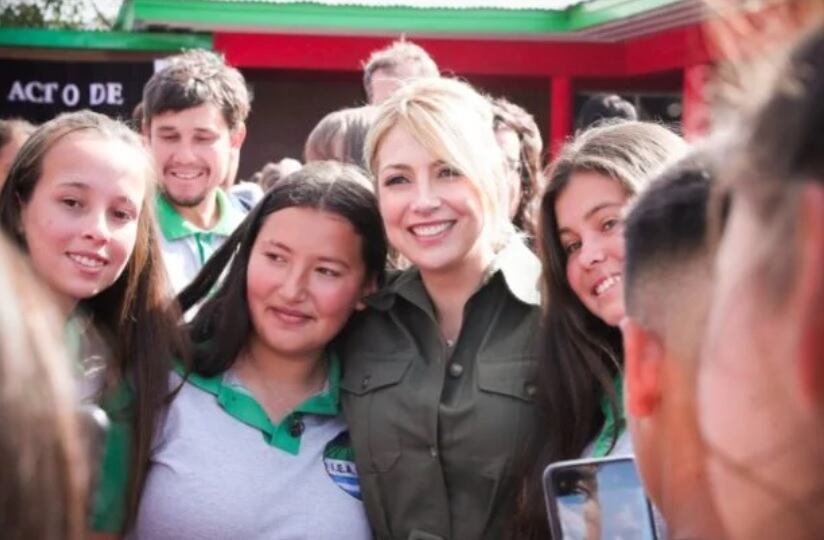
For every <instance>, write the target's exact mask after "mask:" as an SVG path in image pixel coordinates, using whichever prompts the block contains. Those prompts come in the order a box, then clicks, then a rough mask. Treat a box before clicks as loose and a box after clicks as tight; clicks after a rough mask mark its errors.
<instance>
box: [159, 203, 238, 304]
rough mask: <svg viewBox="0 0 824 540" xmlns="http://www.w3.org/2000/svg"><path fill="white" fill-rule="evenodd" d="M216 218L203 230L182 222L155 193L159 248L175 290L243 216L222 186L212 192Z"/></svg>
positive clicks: (176, 290) (203, 261) (170, 206)
mask: <svg viewBox="0 0 824 540" xmlns="http://www.w3.org/2000/svg"><path fill="white" fill-rule="evenodd" d="M215 193H216V197H217V208H218V213H219V215H220V217H219V218H218V221H217V223H216V224H215V226H214V227H212V228H211V229H209V230H203V229H200V228H198V227H196V226H195V225H193V224H191V223H189V222H188V221H186V219H185V218H184V217H183V216H181V215H180V214H179V213H178V211H177V210H176V209H175V207H174V206H172V204H171V203H170V202H169V200H168V199H166V197H165V196H164V195H163V194H162V193H158V195H157V201H156V205H157V219H158V223H159V225H160V232H161V235H160V236H161V238H160V250H161V252H162V254H163V263H164V265H165V266H166V272H167V273H168V275H169V279H170V281H171V283H172V288H173V289H174V292H175V293H179V292H180V291H181V290H183V289H184V288H185V287H186V286H187V285H188V284H189V283H191V282H192V280H193V279H194V278H195V276H197V274H198V272H200V269H201V268H203V265H204V264H205V263H206V261H207V260H208V259H209V257H211V256H212V253H214V252H215V251H216V250H217V248H219V247H220V246H221V244H223V242H224V241H225V240H226V238H227V237H228V236H229V235H230V234H232V232H234V230H235V228H237V226H238V225H240V223H241V222H242V221H243V219H244V218H245V217H246V213H245V212H244V210H243V206H242V205H241V204H239V203H237V202H236V201H233V200H232V198H231V197H232V196H231V195H227V194H226V193H225V192H224V191H223V190H222V189H218V190H217V191H216V192H215Z"/></svg>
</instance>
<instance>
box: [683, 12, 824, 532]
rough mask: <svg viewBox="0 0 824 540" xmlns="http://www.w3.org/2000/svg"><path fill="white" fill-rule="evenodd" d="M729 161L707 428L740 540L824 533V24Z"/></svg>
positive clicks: (778, 76)
mask: <svg viewBox="0 0 824 540" xmlns="http://www.w3.org/2000/svg"><path fill="white" fill-rule="evenodd" d="M749 83H750V84H751V85H765V84H766V85H767V87H768V88H769V89H770V94H769V97H768V98H767V99H766V101H765V102H764V103H763V104H762V105H761V106H760V107H759V108H758V109H757V110H756V112H755V114H754V116H752V117H751V118H745V120H744V124H745V129H742V130H741V133H742V134H741V137H742V144H741V148H740V149H739V150H738V151H736V152H735V153H732V154H730V155H728V156H726V166H725V167H724V169H722V171H721V174H720V183H721V189H720V190H719V191H720V194H719V197H718V199H717V202H716V204H714V205H713V206H712V208H713V209H714V210H713V212H712V214H711V219H713V220H714V221H715V222H716V223H717V226H716V227H715V228H714V232H715V237H716V238H717V240H718V242H719V244H718V253H717V256H716V264H715V274H714V277H715V283H714V285H715V286H714V292H713V299H712V308H711V311H710V317H709V324H708V333H707V338H706V342H707V348H706V354H705V357H704V358H703V360H702V364H701V367H700V370H699V376H698V384H699V392H698V401H699V408H698V412H699V420H700V426H701V430H702V433H703V435H704V439H705V441H706V444H707V446H708V471H709V477H710V481H711V482H710V483H711V486H712V489H713V494H714V499H715V503H716V506H717V507H718V509H719V514H720V516H721V518H722V521H723V523H724V525H725V527H726V529H727V532H728V535H729V537H730V538H732V539H745V538H746V539H749V538H782V539H787V540H789V539H800V538H803V539H813V538H820V537H821V531H822V530H824V513H822V512H821V508H822V504H824V309H822V306H823V305H824V277H822V276H824V274H822V268H823V267H824V24H823V23H822V22H821V20H820V19H819V21H818V23H817V25H816V27H815V28H814V29H813V30H812V31H811V32H809V33H808V34H807V35H805V36H804V37H803V38H802V39H801V40H800V41H798V42H797V44H796V46H795V47H794V49H793V51H792V53H791V56H790V57H789V58H788V59H786V60H785V61H784V62H782V64H781V67H780V68H779V69H776V70H775V73H774V80H773V81H771V82H765V81H761V80H759V81H753V80H751V81H749Z"/></svg>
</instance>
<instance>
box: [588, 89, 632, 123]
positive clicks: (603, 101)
mask: <svg viewBox="0 0 824 540" xmlns="http://www.w3.org/2000/svg"><path fill="white" fill-rule="evenodd" d="M610 120H611V121H619V120H638V113H637V111H636V110H635V106H634V105H633V104H632V103H630V102H629V101H627V100H625V99H623V98H622V97H621V96H618V95H616V94H597V95H594V96H592V97H591V98H589V99H588V100H587V101H586V103H584V106H583V107H582V108H581V112H580V113H579V114H578V119H577V121H576V125H575V128H576V129H577V130H578V131H582V130H585V129H588V128H590V127H593V126H597V125H598V124H601V123H603V122H608V121H610Z"/></svg>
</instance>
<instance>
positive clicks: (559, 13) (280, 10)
mask: <svg viewBox="0 0 824 540" xmlns="http://www.w3.org/2000/svg"><path fill="white" fill-rule="evenodd" d="M344 1H345V3H344ZM514 1H517V2H519V3H518V4H516V5H517V6H519V8H518V9H512V8H511V7H510V8H503V7H455V3H451V2H445V1H440V2H438V1H433V0H428V1H425V2H421V0H418V2H415V0H385V1H384V2H381V0H316V1H301V2H294V1H287V0H176V1H169V0H125V2H124V5H123V9H122V10H121V13H120V16H119V24H121V25H122V27H123V28H125V29H145V28H167V29H187V30H192V29H194V30H203V31H264V32H265V31H291V32H295V31H297V32H313V31H315V32H330V33H371V34H380V33H391V34H394V33H399V32H405V33H409V34H458V35H461V34H462V35H467V34H474V35H479V34H493V35H518V36H527V37H528V36H533V37H536V36H537V37H541V36H548V35H556V34H571V33H575V32H578V31H582V30H586V29H589V28H592V27H597V26H600V25H604V24H608V23H612V22H616V21H620V20H623V19H626V18H630V17H635V16H639V15H643V14H645V13H647V12H650V11H653V10H656V9H659V8H664V7H667V6H671V5H673V4H678V3H683V1H684V0H588V1H586V2H583V3H581V2H577V3H574V5H571V6H570V7H566V8H564V9H549V8H544V9H539V8H530V7H528V6H530V5H536V6H540V5H557V6H561V5H566V4H570V3H571V2H569V1H566V0H514ZM559 2H562V3H559ZM376 4H387V5H376ZM388 4H392V5H388ZM397 4H402V5H397ZM496 4H500V5H502V4H503V2H500V1H499V2H493V1H491V0H473V1H471V2H469V3H466V4H464V5H467V6H469V5H490V6H491V5H496ZM416 5H417V6H424V5H427V6H436V7H413V6H416ZM444 5H451V6H452V7H443V6H444ZM438 6H440V7H438Z"/></svg>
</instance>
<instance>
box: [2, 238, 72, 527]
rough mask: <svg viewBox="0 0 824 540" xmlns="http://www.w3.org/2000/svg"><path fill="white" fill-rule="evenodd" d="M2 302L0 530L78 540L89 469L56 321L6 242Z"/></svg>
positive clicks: (51, 308)
mask: <svg viewBox="0 0 824 540" xmlns="http://www.w3.org/2000/svg"><path fill="white" fill-rule="evenodd" d="M0 296H2V298H3V302H2V304H0V322H2V324H0V422H2V423H3V434H2V436H0V462H1V463H3V474H2V477H0V530H2V531H3V538H8V539H10V540H16V539H21V540H22V539H27V540H28V539H31V540H33V539H44V540H80V539H81V538H83V535H84V534H85V499H86V488H87V480H88V468H87V463H86V460H85V456H84V445H83V444H82V440H81V437H80V426H79V423H78V417H77V415H76V414H75V411H76V400H75V395H74V388H73V385H72V378H71V374H70V373H69V363H68V362H67V358H66V355H65V351H64V350H63V348H62V345H61V337H62V336H61V333H60V331H59V329H60V323H59V321H60V318H59V315H58V313H57V309H56V307H55V306H54V304H53V303H52V302H50V301H49V300H50V299H49V298H48V297H47V295H46V294H45V292H44V291H43V290H42V289H41V288H40V287H39V284H38V283H37V282H35V280H34V279H32V277H31V268H30V267H29V266H28V265H27V264H26V261H25V259H24V258H23V257H22V256H20V254H19V253H18V252H17V250H16V249H14V248H13V247H12V246H11V244H10V243H9V242H8V241H7V240H6V238H5V236H0Z"/></svg>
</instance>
